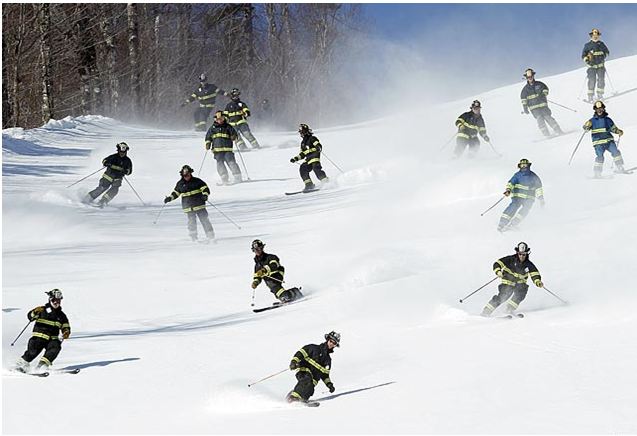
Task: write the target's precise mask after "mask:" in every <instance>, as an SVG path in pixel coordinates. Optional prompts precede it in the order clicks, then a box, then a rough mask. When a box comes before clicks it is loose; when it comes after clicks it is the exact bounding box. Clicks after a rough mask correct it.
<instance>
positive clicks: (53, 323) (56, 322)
mask: <svg viewBox="0 0 637 436" xmlns="http://www.w3.org/2000/svg"><path fill="white" fill-rule="evenodd" d="M37 309H38V308H37V307H36V308H34V309H33V310H32V311H31V312H29V313H28V314H27V318H29V321H35V325H34V326H33V335H32V336H34V337H36V338H42V339H45V340H47V341H49V340H60V338H59V337H58V334H59V333H60V330H62V334H65V335H66V336H67V337H68V336H69V335H70V334H71V325H70V324H69V319H68V318H67V317H66V315H65V314H64V312H62V307H58V308H57V309H55V308H54V307H53V306H51V304H50V303H46V304H45V305H44V310H43V311H41V312H39V311H38V310H37ZM38 312H39V313H38Z"/></svg>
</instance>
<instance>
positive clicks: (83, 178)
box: [67, 166, 104, 188]
mask: <svg viewBox="0 0 637 436" xmlns="http://www.w3.org/2000/svg"><path fill="white" fill-rule="evenodd" d="M103 169H104V167H103V166H102V167H100V169H99V170H97V171H93V172H92V173H91V174H89V175H88V176H86V177H82V178H81V179H80V180H78V181H77V182H75V183H71V184H70V185H69V186H67V188H70V187H71V186H73V185H77V184H78V183H80V182H81V181H82V180H86V179H88V178H89V177H91V176H92V175H93V174H95V173H99V172H100V171H102V170H103Z"/></svg>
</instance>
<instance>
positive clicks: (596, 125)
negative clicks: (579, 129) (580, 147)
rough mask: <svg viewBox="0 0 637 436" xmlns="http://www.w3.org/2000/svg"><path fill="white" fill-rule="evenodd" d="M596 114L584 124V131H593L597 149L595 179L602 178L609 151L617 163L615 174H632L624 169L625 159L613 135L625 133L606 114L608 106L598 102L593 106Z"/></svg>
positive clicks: (594, 143)
mask: <svg viewBox="0 0 637 436" xmlns="http://www.w3.org/2000/svg"><path fill="white" fill-rule="evenodd" d="M593 110H594V111H595V114H594V115H593V118H591V119H590V120H588V121H586V123H584V126H583V128H584V130H590V131H591V138H592V140H593V147H594V148H595V155H596V157H595V165H594V166H593V172H594V177H595V178H596V179H599V178H601V177H602V168H603V167H604V152H605V151H608V152H609V153H610V154H611V156H613V161H614V162H615V167H616V168H615V172H616V173H619V174H630V172H629V171H626V170H625V169H624V159H623V158H622V154H621V152H620V151H619V149H618V148H617V144H615V138H613V135H612V133H615V134H617V135H619V136H620V137H621V136H622V135H623V134H624V131H623V130H621V129H619V128H618V127H617V126H616V125H615V123H614V122H613V120H612V119H611V118H610V117H609V116H608V113H607V112H606V105H605V104H604V102H602V101H596V102H595V104H594V105H593Z"/></svg>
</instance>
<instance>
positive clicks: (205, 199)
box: [202, 194, 208, 203]
mask: <svg viewBox="0 0 637 436" xmlns="http://www.w3.org/2000/svg"><path fill="white" fill-rule="evenodd" d="M202 197H203V202H204V203H205V202H206V201H208V196H207V195H206V194H203V195H202Z"/></svg>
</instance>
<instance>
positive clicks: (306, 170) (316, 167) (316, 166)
mask: <svg viewBox="0 0 637 436" xmlns="http://www.w3.org/2000/svg"><path fill="white" fill-rule="evenodd" d="M311 171H314V174H316V177H318V179H319V180H323V179H326V178H327V174H325V171H323V167H322V166H321V161H316V162H312V163H311V164H309V163H307V162H303V163H302V164H301V166H300V167H299V173H300V174H301V179H303V183H305V185H306V186H308V185H313V183H312V179H310V172H311Z"/></svg>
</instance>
